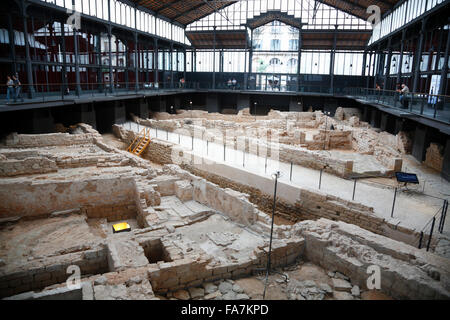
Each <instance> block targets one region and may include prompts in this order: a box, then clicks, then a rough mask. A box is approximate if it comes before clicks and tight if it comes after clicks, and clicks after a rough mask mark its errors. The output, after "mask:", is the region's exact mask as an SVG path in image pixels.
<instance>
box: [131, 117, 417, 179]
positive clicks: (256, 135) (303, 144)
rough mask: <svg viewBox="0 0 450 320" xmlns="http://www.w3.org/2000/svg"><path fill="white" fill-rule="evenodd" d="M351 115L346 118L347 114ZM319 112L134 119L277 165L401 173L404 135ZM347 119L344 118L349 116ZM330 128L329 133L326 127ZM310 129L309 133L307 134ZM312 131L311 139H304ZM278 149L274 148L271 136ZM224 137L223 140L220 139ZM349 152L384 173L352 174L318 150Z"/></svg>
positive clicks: (348, 164)
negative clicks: (367, 157) (242, 148)
mask: <svg viewBox="0 0 450 320" xmlns="http://www.w3.org/2000/svg"><path fill="white" fill-rule="evenodd" d="M350 114H351V113H350ZM338 115H339V114H337V115H336V118H330V117H327V116H325V115H324V114H323V113H322V112H320V111H318V112H279V111H274V110H272V111H271V112H269V114H268V115H267V116H258V117H257V118H255V117H254V116H251V115H250V114H249V112H248V109H244V110H242V111H240V112H239V114H238V115H222V114H216V113H207V112H203V111H182V110H181V111H179V114H177V115H169V114H167V113H164V112H162V113H156V114H154V115H153V119H139V118H137V117H135V118H134V119H135V121H136V122H138V123H139V124H142V125H146V126H149V127H151V128H158V129H162V130H166V131H169V132H177V131H178V132H180V133H181V134H184V135H195V137H196V138H203V139H207V140H208V141H216V142H217V143H224V142H225V143H226V144H227V145H228V146H230V147H232V148H235V147H236V146H237V145H239V146H241V145H242V146H245V151H246V152H249V153H252V154H257V155H260V156H266V155H267V156H268V157H270V156H271V154H272V153H274V152H275V153H276V154H277V156H278V157H279V160H280V161H282V162H286V163H290V162H292V163H294V164H298V165H301V166H304V167H308V168H313V169H324V170H325V171H326V172H329V173H332V174H335V175H338V176H341V177H349V176H354V175H356V174H366V175H367V174H370V175H379V176H391V175H392V174H393V173H394V172H395V171H400V170H401V168H402V159H401V155H402V154H405V153H408V152H409V151H410V139H409V137H408V135H407V134H406V133H404V132H400V133H399V134H398V135H397V136H394V135H391V134H388V133H386V132H381V133H379V132H377V131H375V130H374V129H372V128H370V126H369V125H368V124H367V123H364V122H360V121H359V119H358V118H357V117H356V116H352V117H349V118H347V119H339V117H338ZM348 116H349V115H347V117H348ZM332 126H333V127H334V130H332V129H331V127H332ZM311 130H312V131H311ZM308 132H310V133H311V132H313V133H312V137H310V138H307V136H306V134H307V133H308ZM275 136H276V137H277V139H278V140H277V142H279V144H277V145H275V144H273V142H274V141H273V140H272V137H275ZM222 137H224V138H222ZM323 149H325V150H331V149H333V150H348V151H353V152H355V153H359V154H363V155H371V156H373V158H374V160H375V161H377V162H378V163H379V164H380V166H382V167H384V169H383V170H380V169H379V170H378V171H374V170H370V171H363V172H361V171H357V170H356V169H355V166H354V163H353V161H351V160H341V159H339V158H338V157H336V156H333V155H329V154H327V153H323V152H317V151H320V150H323Z"/></svg>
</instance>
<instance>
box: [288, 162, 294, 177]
mask: <svg viewBox="0 0 450 320" xmlns="http://www.w3.org/2000/svg"><path fill="white" fill-rule="evenodd" d="M293 165H294V164H293V163H292V162H291V173H290V175H289V181H292V166H293Z"/></svg>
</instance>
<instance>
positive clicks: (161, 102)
mask: <svg viewBox="0 0 450 320" xmlns="http://www.w3.org/2000/svg"><path fill="white" fill-rule="evenodd" d="M166 105H167V104H166V100H165V99H162V98H161V97H158V98H157V100H156V101H154V102H153V103H152V108H151V109H152V110H154V111H156V112H166V111H167V109H166Z"/></svg>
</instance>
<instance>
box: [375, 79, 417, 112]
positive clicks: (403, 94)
mask: <svg viewBox="0 0 450 320" xmlns="http://www.w3.org/2000/svg"><path fill="white" fill-rule="evenodd" d="M383 85H384V84H383V83H382V84H381V86H383ZM381 86H380V85H379V84H378V83H376V84H375V88H376V90H377V91H378V92H380V93H381V90H382V87H381ZM396 92H398V94H399V97H398V100H399V101H400V104H401V105H402V108H404V109H408V105H409V101H408V99H407V95H408V94H409V93H410V91H409V88H408V86H407V85H406V84H404V83H403V84H402V85H397V89H396Z"/></svg>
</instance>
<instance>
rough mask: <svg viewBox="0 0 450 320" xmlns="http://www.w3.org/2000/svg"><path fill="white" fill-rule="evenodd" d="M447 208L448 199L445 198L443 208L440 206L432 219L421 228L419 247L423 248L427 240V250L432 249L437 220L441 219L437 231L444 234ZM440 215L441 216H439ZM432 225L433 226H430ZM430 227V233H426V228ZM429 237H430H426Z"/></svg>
mask: <svg viewBox="0 0 450 320" xmlns="http://www.w3.org/2000/svg"><path fill="white" fill-rule="evenodd" d="M447 209H448V200H444V204H443V205H442V208H440V209H439V210H438V211H437V212H436V214H435V215H434V216H433V218H431V220H430V221H428V222H427V224H425V226H424V227H423V228H422V229H421V230H420V237H419V240H418V244H417V247H418V248H419V249H422V247H423V245H424V244H425V241H426V249H427V251H430V246H431V240H432V238H433V232H434V229H435V226H436V221H437V220H438V219H439V224H438V226H437V231H438V232H439V233H440V234H442V232H443V231H444V225H445V219H446V217H447ZM439 215H440V217H439ZM430 225H431V226H430ZM428 227H430V229H429V232H428V235H427V234H426V231H425V230H426V229H427V228H428ZM427 237H428V239H426V238H427Z"/></svg>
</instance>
